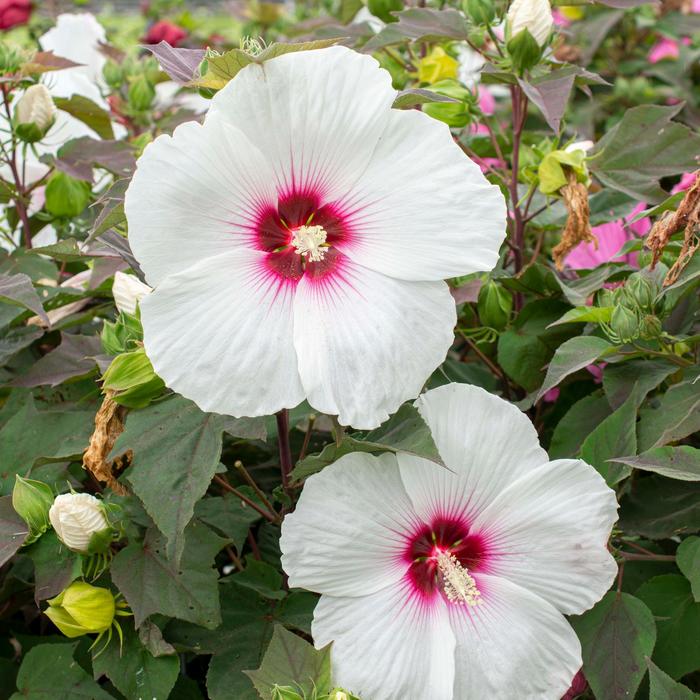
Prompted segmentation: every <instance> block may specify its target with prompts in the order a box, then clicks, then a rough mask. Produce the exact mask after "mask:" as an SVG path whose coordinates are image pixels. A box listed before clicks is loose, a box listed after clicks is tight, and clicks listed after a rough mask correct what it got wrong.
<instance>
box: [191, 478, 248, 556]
mask: <svg viewBox="0 0 700 700" xmlns="http://www.w3.org/2000/svg"><path fill="white" fill-rule="evenodd" d="M241 490H242V491H244V492H245V487H241ZM251 491H252V489H251ZM246 495H247V496H248V495H250V497H251V499H252V500H253V501H255V500H257V499H256V496H255V495H253V494H252V493H249V492H246ZM194 514H195V516H196V517H197V518H199V520H201V521H202V522H203V523H206V524H207V525H209V527H211V528H213V529H214V530H217V531H218V532H220V533H221V534H222V535H224V536H225V537H227V538H228V539H229V540H231V543H232V544H233V546H234V547H235V548H236V549H237V550H239V551H240V550H241V548H242V547H243V543H244V542H245V539H246V536H247V535H248V530H249V529H250V527H251V525H254V524H255V523H256V522H258V520H260V514H259V513H257V512H256V511H254V510H253V509H252V508H251V507H250V506H249V505H248V504H247V503H245V502H244V501H241V499H240V498H237V497H236V496H234V495H232V494H230V493H229V494H226V495H225V496H212V497H209V498H203V499H202V500H201V501H199V502H198V503H197V505H195V507H194Z"/></svg>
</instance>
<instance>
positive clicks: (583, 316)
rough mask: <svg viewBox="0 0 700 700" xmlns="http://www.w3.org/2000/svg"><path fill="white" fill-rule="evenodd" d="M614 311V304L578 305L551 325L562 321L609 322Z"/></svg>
mask: <svg viewBox="0 0 700 700" xmlns="http://www.w3.org/2000/svg"><path fill="white" fill-rule="evenodd" d="M612 312H613V309H612V306H603V307H600V306H577V307H576V308H575V309H571V311H567V312H566V313H565V314H564V315H563V316H562V317H561V318H560V319H559V320H558V321H555V322H554V323H550V324H549V325H550V328H551V327H553V326H558V325H560V324H562V323H607V322H608V321H610V317H611V316H612Z"/></svg>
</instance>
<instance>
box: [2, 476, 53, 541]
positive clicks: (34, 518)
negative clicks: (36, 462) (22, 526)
mask: <svg viewBox="0 0 700 700" xmlns="http://www.w3.org/2000/svg"><path fill="white" fill-rule="evenodd" d="M53 500H54V495H53V491H52V490H51V488H50V487H49V486H48V485H47V484H44V483H43V482H41V481H35V480H34V479H23V478H22V477H21V476H19V475H17V476H15V487H14V488H13V489H12V507H13V508H14V509H15V512H16V513H17V515H19V517H20V518H22V520H24V522H25V523H27V525H28V526H29V535H28V537H27V539H26V540H25V544H31V543H32V542H35V541H36V540H37V539H39V537H41V535H43V534H44V533H45V532H46V531H47V530H48V529H49V525H50V521H49V509H50V508H51V504H52V503H53Z"/></svg>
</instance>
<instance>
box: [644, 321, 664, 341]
mask: <svg viewBox="0 0 700 700" xmlns="http://www.w3.org/2000/svg"><path fill="white" fill-rule="evenodd" d="M662 332H663V328H662V327H661V321H660V320H659V319H658V318H657V317H656V316H652V315H648V316H645V317H644V318H643V319H642V323H641V325H640V330H639V334H640V335H641V337H642V338H644V340H654V339H655V338H658V337H659V336H660V335H661V333H662Z"/></svg>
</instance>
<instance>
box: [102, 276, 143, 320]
mask: <svg viewBox="0 0 700 700" xmlns="http://www.w3.org/2000/svg"><path fill="white" fill-rule="evenodd" d="M150 292H151V288H150V287H149V286H148V285H147V284H144V283H143V282H142V281H141V280H140V279H139V278H138V277H135V276H134V275H127V274H125V273H124V272H120V271H117V272H115V273H114V282H113V283H112V296H113V297H114V303H115V304H116V307H117V309H118V310H119V311H124V312H126V313H128V314H135V313H136V306H137V304H138V303H139V302H140V301H141V299H143V298H144V297H145V296H146V294H150Z"/></svg>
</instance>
